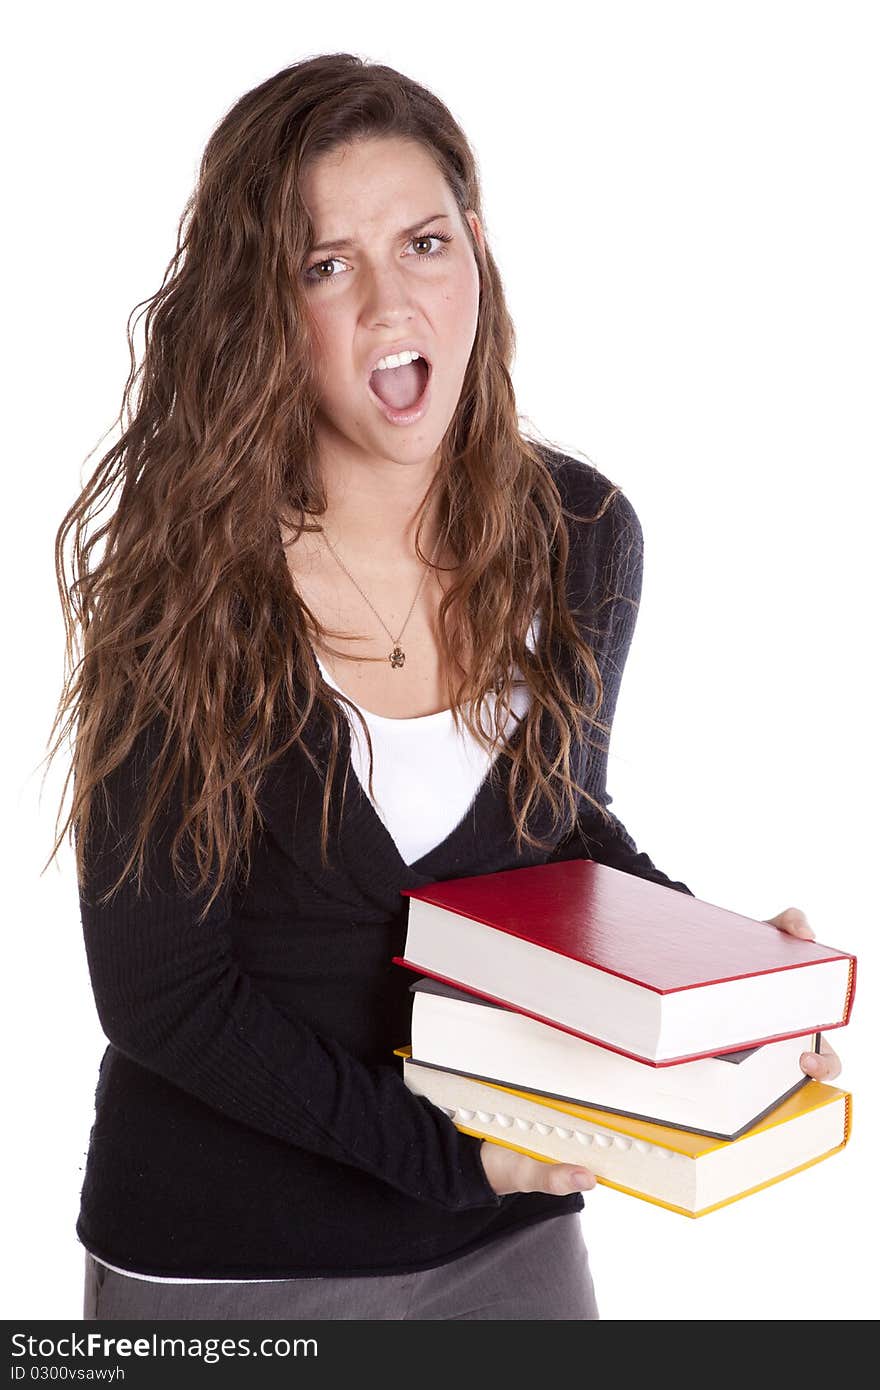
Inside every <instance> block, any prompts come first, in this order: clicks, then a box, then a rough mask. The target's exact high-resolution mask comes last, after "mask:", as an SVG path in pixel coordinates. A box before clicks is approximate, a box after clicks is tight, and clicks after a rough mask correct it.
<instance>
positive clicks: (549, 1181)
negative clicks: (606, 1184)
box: [480, 1139, 596, 1197]
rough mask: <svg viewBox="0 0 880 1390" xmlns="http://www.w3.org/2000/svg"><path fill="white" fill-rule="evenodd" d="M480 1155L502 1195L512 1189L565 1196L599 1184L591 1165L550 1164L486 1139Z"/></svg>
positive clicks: (513, 1190) (492, 1183)
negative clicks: (588, 1166) (590, 1167)
mask: <svg viewBox="0 0 880 1390" xmlns="http://www.w3.org/2000/svg"><path fill="white" fill-rule="evenodd" d="M480 1158H481V1159H482V1160H483V1168H484V1170H485V1173H486V1177H487V1178H488V1180H489V1185H490V1187H492V1188H493V1189H494V1191H495V1192H496V1193H497V1194H498V1196H499V1197H503V1196H504V1195H505V1194H506V1193H508V1192H549V1193H552V1194H553V1195H554V1196H556V1197H565V1196H567V1195H568V1193H570V1192H584V1191H587V1190H589V1188H591V1187H595V1186H596V1179H595V1177H594V1176H593V1174H592V1173H591V1172H590V1170H589V1169H588V1168H578V1167H574V1168H573V1167H572V1165H571V1164H570V1163H547V1162H545V1161H544V1160H543V1159H540V1158H529V1156H528V1154H521V1153H518V1152H517V1151H516V1149H508V1148H507V1147H506V1146H505V1145H504V1144H493V1143H492V1142H491V1141H490V1140H488V1139H484V1140H483V1143H482V1145H481V1147H480Z"/></svg>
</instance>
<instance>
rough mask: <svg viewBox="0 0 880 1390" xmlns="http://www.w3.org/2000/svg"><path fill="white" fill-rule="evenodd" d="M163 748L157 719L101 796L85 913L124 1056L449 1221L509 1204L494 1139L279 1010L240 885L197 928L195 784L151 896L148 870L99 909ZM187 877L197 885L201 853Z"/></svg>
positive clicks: (158, 863)
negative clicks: (484, 1151) (494, 1165)
mask: <svg viewBox="0 0 880 1390" xmlns="http://www.w3.org/2000/svg"><path fill="white" fill-rule="evenodd" d="M160 739H161V728H160V724H159V722H158V720H154V721H153V723H152V724H150V725H148V726H147V728H146V729H145V730H144V731H142V732H141V733H140V734H139V735H138V736H137V737H136V738H135V740H134V743H133V746H132V748H131V751H130V752H129V754H128V755H127V756H126V758H124V759H123V761H122V762H121V763H120V764H119V766H118V767H117V768H116V769H115V770H114V771H113V772H112V773H111V774H110V775H109V776H108V777H107V778H105V781H104V786H105V787H106V792H107V805H106V807H104V806H102V800H103V798H102V796H101V794H100V788H99V790H98V793H97V794H96V795H95V797H94V798H93V803H94V804H93V815H94V823H93V825H94V828H93V829H91V830H90V831H89V834H88V837H87V845H86V846H85V847H84V862H85V867H86V871H87V872H86V874H85V879H86V884H87V889H88V891H87V892H86V891H84V889H83V885H82V881H80V894H79V896H80V913H81V919H82V927H83V933H84V940H85V948H86V955H87V962H88V969H89V974H90V978H91V984H92V989H93V993H94V998H95V1004H96V1008H97V1013H98V1017H99V1020H100V1023H101V1026H102V1028H103V1030H104V1032H105V1034H106V1036H107V1037H108V1039H109V1040H110V1042H111V1043H112V1044H113V1046H114V1047H115V1048H117V1049H118V1050H119V1051H120V1052H121V1053H123V1054H124V1055H125V1056H127V1057H128V1058H130V1059H131V1060H133V1061H134V1062H136V1063H137V1064H139V1065H140V1066H142V1067H145V1068H147V1069H148V1070H149V1071H151V1072H154V1073H155V1074H157V1075H158V1076H161V1077H163V1078H164V1079H165V1080H166V1081H168V1082H170V1083H172V1084H173V1085H174V1086H177V1087H179V1088H180V1089H181V1090H182V1091H185V1092H187V1093H188V1094H189V1095H191V1096H195V1097H197V1098H198V1099H199V1100H200V1101H203V1102H204V1103H205V1105H207V1106H210V1107H212V1108H213V1109H214V1110H216V1111H219V1112H221V1113H222V1114H224V1115H227V1116H231V1117H232V1118H233V1119H234V1120H237V1121H239V1122H240V1123H241V1124H243V1125H248V1126H251V1127H252V1128H254V1129H256V1130H259V1131H262V1132H263V1133H264V1134H269V1135H272V1136H274V1137H275V1138H276V1139H279V1140H281V1141H282V1142H284V1143H287V1144H291V1145H295V1146H297V1147H298V1148H300V1149H305V1150H309V1151H311V1152H312V1153H315V1154H319V1155H323V1156H325V1157H328V1158H330V1159H333V1160H335V1161H337V1162H339V1163H342V1164H349V1165H351V1166H352V1167H354V1168H358V1169H361V1170H363V1171H364V1172H366V1173H369V1174H371V1175H372V1176H374V1177H376V1178H378V1179H380V1180H382V1181H383V1182H385V1183H388V1184H390V1185H391V1186H392V1187H394V1188H397V1189H398V1190H399V1191H401V1192H403V1193H405V1194H408V1195H409V1196H411V1197H413V1198H416V1199H417V1200H420V1201H423V1202H426V1203H429V1204H432V1205H434V1206H436V1207H441V1208H445V1209H447V1210H449V1211H464V1210H468V1209H470V1208H474V1207H497V1206H500V1204H501V1197H500V1196H499V1195H498V1194H497V1193H496V1192H495V1191H494V1189H493V1188H492V1187H491V1185H490V1184H489V1181H488V1178H487V1177H486V1174H485V1170H484V1168H483V1165H482V1161H481V1158H480V1149H481V1145H482V1140H481V1139H479V1138H477V1137H476V1136H474V1135H467V1134H464V1133H462V1132H461V1131H460V1130H458V1129H457V1128H456V1127H455V1126H454V1125H453V1124H452V1123H451V1122H450V1120H449V1118H448V1117H447V1115H446V1113H445V1112H444V1111H443V1110H441V1109H439V1108H437V1107H436V1106H434V1105H433V1104H432V1103H431V1102H429V1101H428V1100H427V1099H426V1098H425V1097H422V1096H417V1095H415V1094H414V1093H413V1092H411V1091H410V1090H409V1088H408V1087H407V1086H406V1084H405V1082H404V1081H403V1078H402V1076H401V1075H400V1074H399V1071H398V1070H397V1069H396V1068H395V1066H393V1065H391V1064H389V1065H387V1066H386V1065H377V1066H368V1065H366V1064H365V1063H363V1062H362V1061H361V1060H360V1059H359V1058H358V1057H356V1056H355V1055H354V1054H352V1053H351V1052H350V1051H348V1050H347V1049H346V1048H344V1047H343V1046H341V1045H340V1043H339V1042H337V1041H336V1040H335V1039H334V1038H333V1037H331V1036H323V1035H321V1034H319V1033H318V1032H316V1031H314V1030H313V1029H312V1028H311V1027H310V1026H307V1024H306V1023H305V1022H304V1021H301V1020H299V1019H298V1018H296V1017H290V1016H289V1015H288V1014H287V1013H286V1012H282V1011H280V1010H279V1009H278V1008H277V1007H275V1005H274V1004H273V1002H272V1000H271V999H270V998H269V997H268V996H267V994H266V993H265V992H264V991H263V990H262V989H261V988H260V984H259V980H258V979H256V978H253V977H252V976H251V975H250V974H248V972H247V971H246V970H244V969H243V968H242V964H241V962H240V960H239V959H238V958H237V956H236V954H235V951H234V946H233V940H232V935H231V931H230V925H231V923H232V921H233V918H232V907H231V903H232V902H233V900H234V899H233V891H234V890H233V887H232V885H231V884H230V885H228V886H227V887H225V888H224V889H223V891H221V893H220V894H218V896H217V898H216V899H215V902H214V904H213V905H212V907H211V909H210V911H209V914H208V916H207V917H206V918H205V920H204V922H202V923H199V922H198V921H197V917H198V912H199V909H200V908H201V907H202V906H203V905H204V903H205V902H206V901H207V899H208V896H209V892H208V891H207V890H204V889H203V890H202V894H201V895H200V894H195V895H193V896H189V895H187V894H186V893H185V892H182V891H181V890H180V889H179V888H178V886H177V883H176V880H175V876H174V872H173V868H172V864H171V855H170V846H171V841H172V839H173V833H174V831H175V830H176V828H177V825H178V824H179V822H180V815H181V799H180V782H181V779H180V778H178V786H177V788H176V790H175V791H174V793H173V794H171V795H169V797H168V799H167V800H166V804H165V807H164V809H163V812H162V815H161V818H160V819H159V820H158V821H157V822H156V824H155V828H154V830H153V831H151V834H150V836H149V841H148V847H147V852H146V854H145V872H144V882H143V885H142V888H143V891H142V892H141V893H140V894H139V893H138V892H137V876H136V869H133V870H132V871H131V872H130V875H129V878H128V879H126V881H125V882H124V884H123V886H122V887H121V888H120V889H119V890H118V891H117V893H116V894H115V896H114V897H113V898H111V899H110V900H109V901H108V903H107V904H106V905H104V906H101V905H99V904H98V902H97V900H98V898H99V897H100V896H101V895H102V894H103V893H104V892H105V891H106V890H108V889H109V888H110V887H111V886H112V884H113V883H114V882H115V881H116V880H117V879H118V877H119V875H120V872H121V870H122V868H123V866H124V864H125V862H126V860H127V858H128V854H129V853H130V851H131V847H132V845H133V840H131V841H130V837H131V835H132V833H133V830H134V828H135V823H136V809H135V808H136V805H137V802H138V792H139V788H140V785H141V779H142V777H143V775H144V774H145V773H146V772H147V771H148V770H149V768H150V765H151V763H152V762H153V760H154V758H155V756H156V753H157V750H158V749H159V747H160V746H161V744H160ZM98 808H100V810H99V809H98ZM129 841H130V842H129ZM185 843H186V844H189V841H188V840H187V841H186V842H185ZM184 863H185V867H186V870H187V873H188V874H189V873H192V865H193V860H192V859H191V858H190V857H188V856H187V855H186V854H184ZM193 882H195V879H193Z"/></svg>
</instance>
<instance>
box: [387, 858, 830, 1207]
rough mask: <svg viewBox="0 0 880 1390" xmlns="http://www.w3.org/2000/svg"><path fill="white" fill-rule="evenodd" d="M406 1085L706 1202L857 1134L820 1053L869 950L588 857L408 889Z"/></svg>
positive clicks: (620, 1173) (503, 1133) (544, 1147)
mask: <svg viewBox="0 0 880 1390" xmlns="http://www.w3.org/2000/svg"><path fill="white" fill-rule="evenodd" d="M402 891H403V892H404V893H405V894H406V895H407V896H408V897H409V899H410V903H409V920H408V926H407V936H406V943H405V946H404V953H403V955H401V956H394V957H393V960H394V962H395V963H396V964H398V965H402V966H405V967H407V968H408V969H409V970H412V971H415V972H417V973H418V974H419V976H420V978H419V979H418V980H417V981H416V982H415V983H414V984H413V985H412V986H411V991H412V995H413V1008H412V1031H411V1038H410V1042H409V1044H408V1045H404V1046H401V1047H399V1048H397V1049H395V1051H396V1053H397V1055H398V1056H400V1057H402V1059H403V1063H402V1065H403V1076H404V1080H405V1082H406V1084H407V1086H408V1087H409V1088H410V1090H411V1091H413V1092H414V1093H416V1094H418V1095H422V1096H425V1097H426V1098H427V1099H428V1100H429V1101H431V1102H432V1103H434V1104H435V1105H438V1106H440V1107H441V1108H442V1109H444V1110H445V1111H446V1113H447V1115H449V1117H450V1118H451V1119H452V1120H453V1122H454V1123H455V1124H456V1125H457V1127H458V1128H459V1129H461V1130H464V1131H465V1132H466V1133H469V1134H474V1135H477V1136H478V1137H481V1138H484V1139H488V1140H491V1141H492V1142H493V1143H499V1144H504V1145H507V1146H508V1147H509V1148H512V1149H517V1150H519V1151H520V1152H521V1153H526V1154H529V1155H531V1156H532V1157H534V1158H539V1159H544V1160H546V1161H550V1162H561V1163H572V1164H573V1165H575V1166H578V1167H585V1168H589V1169H590V1171H591V1172H592V1173H594V1174H595V1176H596V1178H597V1180H598V1181H599V1182H600V1183H604V1184H606V1185H607V1186H610V1187H614V1188H617V1189H619V1190H620V1191H623V1192H627V1193H631V1194H632V1195H634V1196H637V1197H641V1198H644V1199H645V1200H647V1201H651V1202H655V1203H657V1204H659V1205H661V1206H664V1207H668V1208H670V1209H671V1210H673V1211H677V1212H681V1213H682V1214H684V1215H686V1216H692V1217H696V1216H703V1215H705V1214H706V1213H707V1212H710V1211H714V1210H716V1209H717V1208H718V1207H721V1206H724V1205H726V1204H727V1203H729V1202H732V1201H735V1200H736V1199H737V1198H740V1197H745V1196H747V1195H748V1194H749V1193H752V1192H755V1191H757V1190H758V1189H760V1188H763V1187H766V1186H768V1185H769V1184H770V1183H774V1182H779V1181H781V1180H782V1179H783V1178H787V1177H790V1176H791V1175H792V1174H793V1173H797V1172H798V1171H800V1170H801V1169H803V1168H806V1167H808V1166H810V1165H811V1164H813V1163H818V1162H819V1161H820V1160H821V1159H824V1158H828V1157H829V1156H830V1155H831V1154H833V1153H835V1152H837V1151H838V1150H840V1149H842V1148H843V1146H844V1145H845V1144H846V1142H847V1140H848V1138H849V1134H850V1126H851V1117H852V1097H851V1095H850V1093H849V1092H848V1091H844V1090H840V1089H838V1088H837V1087H835V1086H829V1085H826V1084H824V1083H822V1082H818V1081H814V1080H812V1079H811V1078H809V1077H807V1076H806V1075H805V1074H804V1072H803V1071H802V1070H801V1068H800V1061H799V1059H800V1057H801V1054H802V1053H803V1052H805V1051H811V1050H818V1047H819V1040H820V1035H821V1033H822V1032H824V1031H826V1030H828V1029H832V1028H839V1027H842V1026H844V1025H845V1024H846V1023H848V1022H849V1018H850V1013H851V1010H852V1004H853V995H854V988H855V971H856V958H855V956H853V955H851V954H849V953H848V952H845V951H840V950H837V949H836V948H834V947H831V946H823V945H820V944H819V943H818V942H815V941H805V940H803V939H802V938H800V937H794V936H791V935H789V934H788V933H786V932H783V931H781V930H779V929H778V928H776V927H773V926H770V925H769V924H767V923H766V922H759V921H756V920H754V919H753V918H750V917H744V916H742V915H740V914H739V913H735V912H731V911H728V910H727V909H725V908H721V907H717V906H715V905H713V904H711V903H707V902H704V901H703V900H701V899H699V898H694V897H691V896H690V895H688V894H684V893H679V892H677V891H676V890H675V889H671V888H666V887H664V886H662V885H659V884H655V883H652V882H651V881H649V880H647V879H642V878H638V877H636V876H635V875H632V874H626V873H623V872H622V871H621V870H619V869H612V868H610V867H608V866H607V865H604V864H598V863H596V862H594V861H592V860H586V859H572V860H566V861H563V862H561V863H548V864H543V865H538V866H535V867H532V868H526V869H511V870H506V871H503V872H500V873H495V874H480V875H476V876H473V877H470V878H459V879H450V880H447V881H445V882H440V883H433V884H429V885H427V886H426V887H423V888H419V889H404V890H402Z"/></svg>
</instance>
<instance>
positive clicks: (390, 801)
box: [315, 623, 534, 864]
mask: <svg viewBox="0 0 880 1390" xmlns="http://www.w3.org/2000/svg"><path fill="white" fill-rule="evenodd" d="M532 626H533V628H534V623H533V625H532ZM527 640H528V646H529V647H530V648H533V645H534V637H533V631H532V628H530V629H529V637H528V639H527ZM315 660H316V661H317V663H318V666H319V668H320V671H321V674H322V676H323V677H324V679H325V681H326V682H327V683H328V685H330V686H332V687H333V689H334V690H342V694H344V695H347V694H348V692H347V691H346V690H343V689H342V687H341V686H339V685H338V684H337V683H336V681H335V680H334V679H333V677H332V676H331V674H330V672H329V671H328V670H327V668H326V666H325V665H324V663H323V662H322V661H321V659H320V657H319V656H318V654H317V652H315ZM514 674H515V678H517V679H521V678H522V672H521V671H520V670H519V668H518V667H517V669H516V671H515V673H514ZM391 679H393V676H392V677H391ZM349 698H351V697H350V696H349ZM495 700H496V697H495V694H494V692H490V694H489V697H488V700H487V705H488V708H487V709H485V710H484V711H483V723H482V727H483V728H484V729H485V732H486V734H487V736H488V735H490V734H491V728H492V725H491V723H490V720H491V718H492V716H493V714H494V709H495ZM352 703H353V704H354V705H355V708H356V709H359V710H360V711H361V713H362V714H363V716H364V720H365V721H366V724H367V728H368V729H369V731H370V738H371V739H372V743H373V798H372V800H373V805H374V807H375V809H376V812H377V814H378V815H379V817H380V819H381V820H382V821H383V823H384V825H385V827H386V829H387V830H388V832H389V834H390V835H391V837H392V839H393V840H394V842H395V844H396V845H397V848H398V850H399V851H400V856H401V858H402V859H403V861H404V863H405V864H414V863H415V861H416V860H417V859H421V857H422V855H424V854H427V852H428V850H430V849H433V848H434V846H435V845H439V844H442V843H443V841H444V840H445V839H446V837H447V836H448V835H449V834H451V832H452V831H453V830H454V829H455V828H456V826H457V825H458V824H459V823H460V822H461V821H462V820H463V818H464V816H465V814H466V812H467V811H468V809H469V808H470V805H471V802H472V801H473V800H474V798H475V796H476V794H477V792H478V791H479V789H480V787H481V786H482V784H483V782H484V780H485V778H486V775H487V773H488V771H489V768H490V766H491V764H492V762H493V761H494V759H495V758H496V757H497V750H496V751H495V752H494V753H492V752H490V751H489V750H487V749H485V748H483V747H482V746H481V745H480V743H479V741H478V740H477V739H476V738H475V737H474V736H473V734H471V733H470V732H469V731H468V730H467V729H462V730H461V731H460V732H459V731H457V730H456V728H455V725H454V723H453V719H452V711H451V710H448V709H445V710H440V711H438V712H437V713H436V714H421V715H415V716H414V717H413V718H411V719H398V718H391V717H388V716H386V715H382V714H373V713H372V712H371V711H370V710H366V709H364V708H363V706H362V705H359V704H358V703H357V702H356V701H354V700H353V701H352ZM511 703H512V705H513V709H512V710H511V712H510V714H509V715H508V719H507V724H506V729H505V733H506V736H507V737H510V735H511V734H512V732H513V730H514V728H515V727H516V725H517V724H518V722H519V720H520V719H522V718H523V717H524V715H525V714H526V713H527V711H528V707H529V692H528V689H527V688H526V687H525V686H514V688H513V691H512V694H511ZM342 708H343V710H344V712H345V714H346V716H347V718H348V721H349V726H350V728H351V732H352V739H351V761H352V766H353V768H354V770H355V772H356V773H357V777H358V780H359V782H360V783H361V786H362V787H363V789H364V791H367V790H368V781H369V771H370V764H369V754H368V751H367V745H366V739H365V738H364V734H363V730H362V729H361V726H360V721H359V720H358V718H357V716H356V715H354V714H352V713H351V711H349V710H348V709H347V708H346V706H344V705H343V706H342Z"/></svg>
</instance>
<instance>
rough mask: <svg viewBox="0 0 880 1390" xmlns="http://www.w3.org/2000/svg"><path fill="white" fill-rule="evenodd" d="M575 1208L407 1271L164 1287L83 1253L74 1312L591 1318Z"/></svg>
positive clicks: (593, 1311)
mask: <svg viewBox="0 0 880 1390" xmlns="http://www.w3.org/2000/svg"><path fill="white" fill-rule="evenodd" d="M598 1317H599V1313H598V1310H597V1307H596V1298H595V1294H594V1292H593V1279H592V1275H591V1273H590V1265H589V1260H588V1257H587V1248H586V1245H585V1244H584V1238H583V1234H582V1229H581V1214H580V1212H570V1213H566V1214H565V1215H563V1216H553V1217H548V1218H546V1219H545V1220H543V1221H536V1222H535V1223H533V1225H531V1226H525V1227H524V1228H522V1229H521V1230H518V1231H512V1232H508V1233H507V1234H506V1235H503V1236H499V1237H498V1238H497V1239H495V1240H492V1241H488V1242H487V1243H486V1244H485V1245H482V1246H480V1247H479V1248H478V1249H476V1250H473V1251H471V1252H470V1254H467V1255H461V1256H459V1258H458V1259H455V1260H450V1261H449V1262H448V1263H446V1264H443V1265H438V1266H437V1267H436V1268H434V1269H424V1270H419V1271H417V1272H416V1273H415V1274H391V1275H375V1276H369V1275H368V1276H359V1277H356V1278H346V1279H336V1278H297V1279H273V1280H268V1281H265V1282H260V1283H252V1284H251V1283H222V1282H219V1281H215V1282H210V1283H205V1284H164V1283H157V1282H151V1281H150V1280H147V1279H135V1278H132V1277H131V1276H130V1275H126V1274H117V1273H116V1271H115V1270H112V1269H108V1268H107V1266H106V1265H103V1264H101V1262H100V1261H99V1260H95V1259H93V1258H92V1256H91V1255H90V1254H89V1252H88V1251H86V1269H85V1289H84V1297H83V1319H84V1320H85V1321H87V1322H88V1321H94V1320H96V1319H97V1320H101V1321H104V1320H105V1319H107V1320H110V1319H114V1318H120V1319H126V1318H135V1319H137V1318H149V1319H155V1320H156V1321H159V1320H161V1319H177V1318H194V1319H204V1320H205V1321H209V1320H211V1319H214V1318H216V1319H223V1320H229V1319H242V1320H253V1321H260V1320H263V1319H273V1318H276V1319H297V1320H299V1319H301V1320H303V1321H309V1320H311V1319H317V1318H322V1319H332V1320H336V1321H339V1320H341V1319H343V1318H357V1319H367V1320H370V1321H375V1320H379V1319H382V1320H395V1321H407V1320H409V1321H415V1320H418V1321H426V1320H431V1321H436V1320H438V1319H446V1320H448V1319H455V1320H468V1321H473V1320H481V1321H501V1320H505V1321H508V1320H512V1319H525V1320H532V1321H542V1322H544V1321H550V1320H559V1319H565V1320H568V1321H572V1320H577V1321H582V1320H586V1319H594V1318H598Z"/></svg>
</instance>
